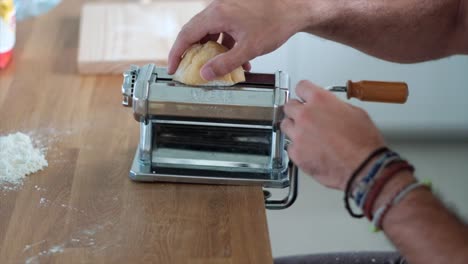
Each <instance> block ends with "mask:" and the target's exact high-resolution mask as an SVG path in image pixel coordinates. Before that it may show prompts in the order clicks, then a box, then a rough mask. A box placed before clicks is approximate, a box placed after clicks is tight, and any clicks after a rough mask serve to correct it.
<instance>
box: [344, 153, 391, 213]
mask: <svg viewBox="0 0 468 264" xmlns="http://www.w3.org/2000/svg"><path fill="white" fill-rule="evenodd" d="M386 151H389V149H388V148H387V147H380V148H378V149H376V150H374V151H373V152H372V153H371V154H370V155H369V156H368V157H367V158H366V159H365V160H364V161H363V162H362V163H361V165H359V167H358V168H357V169H356V170H355V171H354V172H353V174H351V177H350V178H349V180H348V182H347V183H346V189H345V194H344V198H343V200H344V203H345V208H346V210H347V211H348V213H349V214H350V215H351V216H352V217H354V218H362V217H364V214H356V213H355V212H354V211H353V210H352V209H351V206H350V204H349V197H350V191H351V186H352V185H353V182H354V180H355V179H356V177H357V176H358V175H359V173H360V172H361V171H362V169H363V168H364V167H365V166H366V165H367V163H369V162H370V161H371V160H372V159H373V158H375V157H376V156H378V155H380V154H382V153H384V152H386Z"/></svg>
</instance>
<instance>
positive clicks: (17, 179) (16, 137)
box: [0, 132, 48, 185]
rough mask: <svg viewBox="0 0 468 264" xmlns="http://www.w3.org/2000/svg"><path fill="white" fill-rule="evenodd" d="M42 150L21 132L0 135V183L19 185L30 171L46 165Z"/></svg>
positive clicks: (33, 171) (40, 168)
mask: <svg viewBox="0 0 468 264" xmlns="http://www.w3.org/2000/svg"><path fill="white" fill-rule="evenodd" d="M47 166H48V164H47V160H46V159H45V156H44V152H43V151H41V150H40V149H38V148H35V147H34V146H33V144H32V141H31V138H30V137H29V136H28V135H25V134H23V133H19V132H18V133H15V134H10V135H7V136H1V137H0V185H2V184H4V183H7V184H10V185H19V184H21V183H22V182H23V179H24V178H25V177H26V176H27V175H29V174H32V173H35V172H37V171H40V170H42V169H43V168H45V167H47Z"/></svg>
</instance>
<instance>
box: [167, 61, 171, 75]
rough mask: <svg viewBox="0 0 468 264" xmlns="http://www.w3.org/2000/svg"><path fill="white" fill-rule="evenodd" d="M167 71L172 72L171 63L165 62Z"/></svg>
mask: <svg viewBox="0 0 468 264" xmlns="http://www.w3.org/2000/svg"><path fill="white" fill-rule="evenodd" d="M167 71H168V73H169V74H170V73H171V72H172V63H170V62H169V63H168V64H167Z"/></svg>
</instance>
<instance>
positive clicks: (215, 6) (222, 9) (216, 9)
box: [210, 1, 227, 17]
mask: <svg viewBox="0 0 468 264" xmlns="http://www.w3.org/2000/svg"><path fill="white" fill-rule="evenodd" d="M210 9H211V10H210V11H211V12H213V14H215V15H219V16H221V17H222V16H223V15H224V14H226V11H227V10H226V5H225V4H224V3H223V2H222V1H213V2H212V3H211V5H210Z"/></svg>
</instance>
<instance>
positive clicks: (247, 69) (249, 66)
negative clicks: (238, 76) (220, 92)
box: [242, 62, 252, 72]
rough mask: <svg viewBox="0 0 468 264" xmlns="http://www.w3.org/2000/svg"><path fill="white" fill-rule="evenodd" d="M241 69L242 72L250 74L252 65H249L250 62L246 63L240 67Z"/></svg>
mask: <svg viewBox="0 0 468 264" xmlns="http://www.w3.org/2000/svg"><path fill="white" fill-rule="evenodd" d="M242 68H243V69H244V71H246V72H250V71H251V70H252V64H250V62H246V63H244V64H243V65H242Z"/></svg>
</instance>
